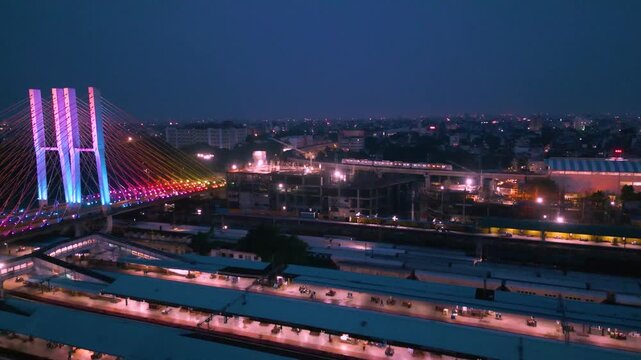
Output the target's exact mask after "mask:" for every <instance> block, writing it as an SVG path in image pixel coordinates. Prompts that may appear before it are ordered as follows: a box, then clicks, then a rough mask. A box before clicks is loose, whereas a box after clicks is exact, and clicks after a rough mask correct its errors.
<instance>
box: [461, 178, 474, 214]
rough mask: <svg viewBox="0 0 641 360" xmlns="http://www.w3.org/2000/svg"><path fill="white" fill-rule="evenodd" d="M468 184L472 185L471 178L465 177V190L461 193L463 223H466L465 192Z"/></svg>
mask: <svg viewBox="0 0 641 360" xmlns="http://www.w3.org/2000/svg"><path fill="white" fill-rule="evenodd" d="M470 186H472V179H470V178H467V179H465V192H464V195H463V223H467V221H466V218H465V207H466V206H467V192H468V188H469V187H470Z"/></svg>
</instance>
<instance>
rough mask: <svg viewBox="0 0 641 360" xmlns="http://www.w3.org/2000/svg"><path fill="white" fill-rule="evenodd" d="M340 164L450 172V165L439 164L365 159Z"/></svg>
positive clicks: (345, 160)
mask: <svg viewBox="0 0 641 360" xmlns="http://www.w3.org/2000/svg"><path fill="white" fill-rule="evenodd" d="M341 163H342V164H344V165H363V166H374V167H391V168H402V169H417V170H452V165H448V164H439V163H409V162H404V161H389V160H366V159H343V160H342V161H341Z"/></svg>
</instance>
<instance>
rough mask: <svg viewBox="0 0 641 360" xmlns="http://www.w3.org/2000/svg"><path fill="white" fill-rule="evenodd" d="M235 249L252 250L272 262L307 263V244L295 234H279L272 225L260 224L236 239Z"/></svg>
mask: <svg viewBox="0 0 641 360" xmlns="http://www.w3.org/2000/svg"><path fill="white" fill-rule="evenodd" d="M236 249H237V250H240V251H247V252H252V253H254V254H257V255H258V256H260V257H261V258H262V259H263V261H269V262H272V263H274V264H277V265H280V264H302V265H305V264H307V263H308V255H307V244H306V243H305V242H303V241H301V240H300V239H299V238H298V237H296V236H295V235H284V234H281V233H280V231H279V229H278V228H277V227H274V226H269V225H260V226H258V227H256V228H253V229H251V230H249V231H248V232H247V235H246V236H245V237H244V238H242V239H240V240H239V241H238V244H237V246H236Z"/></svg>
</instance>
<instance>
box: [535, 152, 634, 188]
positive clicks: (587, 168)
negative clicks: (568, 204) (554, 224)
mask: <svg viewBox="0 0 641 360" xmlns="http://www.w3.org/2000/svg"><path fill="white" fill-rule="evenodd" d="M545 163H546V164H547V166H548V168H549V174H550V178H551V179H552V180H554V181H555V182H556V183H557V184H558V185H559V187H560V188H561V190H562V191H564V192H566V193H592V192H595V191H605V192H610V193H615V194H618V193H620V192H621V188H622V187H623V186H624V185H632V186H633V187H634V190H635V191H641V159H622V158H609V159H595V158H549V159H547V160H545Z"/></svg>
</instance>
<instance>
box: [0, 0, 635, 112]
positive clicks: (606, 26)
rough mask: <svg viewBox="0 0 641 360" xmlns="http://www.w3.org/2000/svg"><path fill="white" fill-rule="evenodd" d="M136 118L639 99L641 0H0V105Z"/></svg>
mask: <svg viewBox="0 0 641 360" xmlns="http://www.w3.org/2000/svg"><path fill="white" fill-rule="evenodd" d="M87 85H95V86H98V87H100V88H101V90H102V93H103V96H105V97H106V98H108V99H109V100H110V101H112V102H114V103H116V104H117V105H119V106H120V107H121V108H124V109H126V110H127V111H128V112H130V113H132V114H134V115H135V116H137V117H139V118H141V119H161V120H166V119H170V118H179V119H196V118H199V117H215V118H217V119H225V118H237V119H247V120H251V119H273V118H282V117H302V116H310V117H343V118H351V117H380V116H386V117H397V116H419V115H440V114H454V113H463V112H485V113H532V112H551V113H559V112H578V113H591V112H615V113H623V112H634V113H641V1H638V0H631V1H617V0H604V1H589V0H585V1H572V0H560V1H559V0H551V1H541V0H527V1H516V0H513V1H488V0H483V1H479V0H471V1H429V0H420V1H377V0H369V1H349V0H340V1H339V0H322V1H321V0H319V1H300V0H296V1H262V0H261V1H179V0H175V1H158V0H149V1H141V0H136V1H131V0H126V1H100V2H99V1H24V0H15V1H14V0H3V1H1V2H0V109H3V108H6V107H8V106H9V105H11V104H13V103H15V102H17V101H19V100H20V99H21V98H26V95H27V89H28V88H29V87H40V88H50V87H53V86H56V87H62V86H71V87H76V88H78V89H79V90H80V91H81V93H82V96H86V94H85V93H86V89H84V88H86V86H87Z"/></svg>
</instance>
